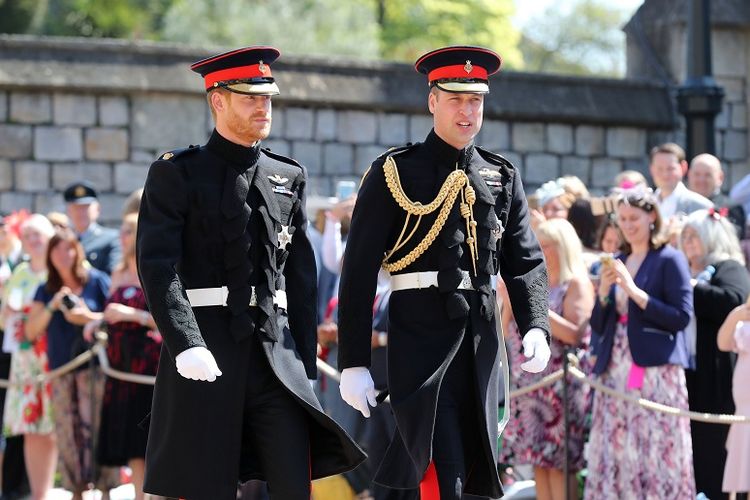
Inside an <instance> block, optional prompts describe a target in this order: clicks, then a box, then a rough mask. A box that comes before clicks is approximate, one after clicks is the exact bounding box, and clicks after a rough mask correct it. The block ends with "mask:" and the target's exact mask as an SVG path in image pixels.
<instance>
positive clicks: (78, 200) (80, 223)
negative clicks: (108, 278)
mask: <svg viewBox="0 0 750 500" xmlns="http://www.w3.org/2000/svg"><path fill="white" fill-rule="evenodd" d="M63 198H64V199H65V203H66V211H67V212H68V217H69V218H70V223H71V224H72V225H73V229H74V230H75V232H76V234H77V235H78V239H79V240H80V241H81V245H83V251H84V252H85V253H86V260H88V261H89V263H90V264H91V265H92V266H94V267H95V268H97V269H99V270H100V271H104V272H105V273H107V274H112V269H113V268H114V267H115V266H116V265H117V263H118V262H120V259H121V258H122V249H121V248H120V233H119V232H118V231H117V230H116V229H110V228H106V227H102V226H100V225H99V224H97V222H96V221H97V219H98V218H99V213H100V206H99V198H98V196H97V194H96V190H95V189H94V186H92V185H91V184H90V183H88V182H86V181H81V182H74V183H73V184H71V185H69V186H68V187H67V188H65V191H64V192H63Z"/></svg>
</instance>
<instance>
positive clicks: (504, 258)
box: [339, 131, 549, 498]
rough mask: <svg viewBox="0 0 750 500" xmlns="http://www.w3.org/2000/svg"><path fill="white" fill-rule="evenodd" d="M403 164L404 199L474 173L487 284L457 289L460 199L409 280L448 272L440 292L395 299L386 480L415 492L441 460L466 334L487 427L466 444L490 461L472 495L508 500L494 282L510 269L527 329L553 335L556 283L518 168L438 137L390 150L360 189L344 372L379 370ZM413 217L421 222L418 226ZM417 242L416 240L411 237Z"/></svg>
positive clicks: (342, 333) (342, 309) (461, 261)
mask: <svg viewBox="0 0 750 500" xmlns="http://www.w3.org/2000/svg"><path fill="white" fill-rule="evenodd" d="M388 155H390V156H392V157H393V158H394V160H395V161H396V164H397V166H398V172H399V176H400V178H401V183H402V186H403V189H404V192H405V194H406V195H407V196H408V197H409V198H410V199H411V200H412V201H419V202H422V203H428V202H430V201H432V200H433V199H434V197H435V196H436V195H437V193H438V191H439V189H440V186H441V185H442V184H443V182H444V181H445V179H446V177H447V176H448V174H449V173H450V172H451V171H452V170H454V169H455V168H456V166H457V165H458V168H462V169H464V170H465V171H466V174H467V175H468V177H469V181H470V183H471V185H472V186H473V187H474V189H475V191H476V194H477V201H476V203H475V204H474V217H475V219H476V221H477V224H478V227H477V233H478V235H477V236H478V240H479V243H478V244H479V261H478V262H477V271H478V276H476V277H473V278H472V284H473V286H474V290H473V291H465V290H458V289H457V287H458V285H459V283H460V281H461V273H460V270H466V271H471V270H472V264H471V259H470V253H469V250H468V247H467V245H466V244H465V239H466V225H465V221H464V219H463V218H462V217H461V216H460V214H459V203H460V196H459V199H458V200H457V201H456V204H455V205H454V207H453V209H452V211H451V213H450V215H449V217H448V220H447V222H446V224H445V226H444V227H443V229H442V230H441V231H440V234H439V236H438V238H437V239H436V240H435V242H434V243H433V244H432V246H430V247H429V249H428V250H427V251H426V252H425V253H424V254H423V255H422V256H421V257H419V258H418V259H417V260H416V261H415V262H414V263H413V264H411V265H409V266H408V267H407V268H406V269H404V270H403V271H399V273H409V272H415V271H438V282H439V288H428V289H422V290H402V291H395V292H392V294H391V299H390V304H389V326H388V387H389V389H390V393H391V404H392V406H393V412H394V415H395V417H396V422H397V427H398V432H397V433H396V434H395V436H394V438H393V441H392V442H391V445H390V448H389V450H388V453H387V455H386V457H385V459H384V460H383V463H382V464H381V466H380V469H379V471H378V473H377V476H376V481H377V482H379V483H381V484H384V485H386V486H389V487H394V488H416V487H417V486H418V483H419V481H420V480H421V479H422V477H423V475H424V472H425V470H426V469H427V466H428V464H429V462H430V459H431V452H432V436H433V430H434V421H435V410H436V405H437V396H438V393H439V390H440V384H441V381H442V378H443V375H444V374H445V371H446V370H447V368H448V366H449V365H450V363H451V361H452V359H453V357H454V356H455V354H456V352H457V351H458V348H459V346H460V345H461V342H462V340H463V338H464V335H471V336H472V339H473V344H474V365H475V372H476V374H475V375H476V377H475V379H476V382H477V386H476V392H477V394H478V395H479V398H478V399H479V402H478V403H477V408H476V411H477V419H476V421H472V422H467V423H466V425H468V426H474V425H476V422H482V421H483V422H484V423H485V424H486V425H483V426H482V427H483V429H482V432H480V433H479V435H480V436H481V437H480V442H476V443H466V444H465V447H466V449H468V450H472V453H473V454H474V455H476V456H478V457H479V461H478V462H477V464H476V465H475V467H474V468H473V470H471V471H468V472H467V478H466V483H465V490H464V491H465V492H466V493H469V494H473V495H479V496H489V497H492V498H496V497H499V496H501V495H502V488H501V486H500V480H499V478H498V475H497V469H496V465H495V464H496V462H497V424H498V420H497V416H498V382H499V381H498V373H499V372H498V370H499V359H498V358H499V351H498V341H499V337H498V332H497V331H496V327H495V321H494V311H495V292H494V290H493V289H492V286H491V281H490V280H491V276H492V275H495V274H497V273H498V271H499V272H500V274H501V275H502V277H503V279H504V280H505V283H506V284H507V287H508V291H509V293H510V297H511V302H512V305H513V311H514V313H515V314H516V319H517V321H518V325H519V327H520V329H521V331H524V332H525V331H528V330H529V329H530V328H533V327H539V328H541V329H543V330H544V331H546V332H549V322H548V319H547V275H546V268H545V266H544V261H543V257H542V253H541V250H540V249H539V244H538V242H537V240H536V237H535V236H534V234H533V233H532V232H531V229H530V227H529V215H528V208H527V204H526V198H525V196H524V192H523V187H522V185H521V178H520V176H519V174H518V171H517V170H516V169H515V168H514V167H513V166H512V165H511V164H510V163H509V162H508V161H507V160H505V159H504V158H502V157H500V156H499V155H495V154H493V153H490V152H488V151H485V150H482V149H480V148H477V147H474V146H473V145H470V146H468V147H467V148H465V149H463V150H461V151H459V150H457V149H455V148H453V147H452V146H450V145H448V144H447V143H445V142H444V141H443V140H442V139H440V138H439V137H438V136H437V135H436V134H435V132H434V131H433V132H431V133H430V135H429V136H428V137H427V139H426V141H425V142H424V143H421V144H416V145H413V146H408V147H405V148H399V149H396V150H393V151H389V152H388V153H386V154H385V155H383V156H381V157H380V158H378V159H377V160H376V161H375V162H374V163H373V164H372V166H371V168H370V171H369V173H368V174H367V176H366V177H365V179H364V180H363V183H362V185H361V187H360V190H359V194H358V198H357V203H356V206H355V208H354V215H353V219H352V226H351V231H350V233H349V237H348V239H347V246H346V253H345V255H344V262H343V271H342V277H341V286H340V290H339V368H340V369H344V368H349V367H355V366H370V340H369V339H370V335H371V330H372V321H371V319H372V303H373V297H374V294H375V283H376V276H377V273H378V269H379V267H380V265H381V261H382V260H383V256H384V252H385V251H386V250H389V249H390V248H392V247H393V245H394V243H395V241H396V239H397V237H398V235H399V233H400V232H401V229H402V227H403V224H404V220H405V218H406V212H404V210H402V209H401V208H400V207H399V206H398V205H397V204H396V202H395V200H394V199H393V196H392V195H391V193H390V191H389V189H388V187H387V185H386V181H385V177H384V172H383V164H384V162H385V158H386V156H388ZM436 213H437V211H436V212H434V213H433V214H432V215H431V216H424V217H423V218H422V223H421V226H420V229H419V230H418V231H417V232H416V234H415V235H414V237H413V238H412V240H411V241H410V243H409V244H407V245H406V247H408V248H404V249H402V250H401V251H399V252H397V253H396V255H395V256H394V257H393V258H392V259H391V261H395V260H397V259H398V258H400V257H401V256H403V255H405V254H406V253H407V252H408V251H410V250H411V249H412V248H414V246H415V245H416V244H417V243H418V242H420V241H421V240H422V239H423V238H424V236H425V234H426V233H427V231H428V229H429V228H430V227H431V226H432V223H433V221H434V220H435V218H436ZM413 220H414V217H412V221H413ZM407 234H408V233H407Z"/></svg>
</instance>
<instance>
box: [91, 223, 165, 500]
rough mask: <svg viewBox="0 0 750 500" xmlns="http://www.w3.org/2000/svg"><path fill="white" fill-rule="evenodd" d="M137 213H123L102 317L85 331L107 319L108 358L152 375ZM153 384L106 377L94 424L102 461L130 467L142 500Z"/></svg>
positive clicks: (154, 357)
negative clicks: (146, 427) (146, 423)
mask: <svg viewBox="0 0 750 500" xmlns="http://www.w3.org/2000/svg"><path fill="white" fill-rule="evenodd" d="M137 227H138V214H137V213H130V214H127V215H125V217H124V218H123V221H122V226H121V227H120V245H121V246H122V251H123V255H122V261H121V262H120V263H118V264H117V265H116V266H115V269H114V270H113V272H112V286H111V288H110V296H109V299H108V300H107V304H106V306H105V307H104V317H103V318H102V319H101V320H96V321H93V322H91V323H89V324H87V325H86V328H85V330H84V335H85V336H87V337H90V335H91V333H92V331H93V330H95V329H96V328H98V327H99V326H100V325H101V324H102V322H106V323H107V325H108V327H107V331H108V333H109V341H108V343H107V357H108V358H109V362H110V364H111V366H112V368H114V369H116V370H121V371H124V372H128V373H136V374H140V375H156V369H157V367H158V365H159V352H160V349H161V336H160V335H159V333H158V332H157V331H156V324H155V323H154V319H153V318H152V317H151V314H150V313H149V312H148V308H147V306H146V298H145V296H144V295H143V289H142V288H141V283H140V281H139V280H138V272H137V270H136V264H135V233H136V229H137ZM153 396H154V387H153V386H152V385H144V384H136V383H133V382H124V381H121V380H116V379H113V378H108V379H107V385H106V387H105V390H104V401H103V402H102V420H101V426H100V427H99V449H98V452H99V455H98V460H99V463H100V464H102V465H107V466H111V467H117V466H124V465H127V466H128V467H130V470H131V471H132V472H133V485H134V486H135V498H136V500H143V498H144V493H143V474H144V467H145V456H146V438H147V433H146V431H145V430H143V429H142V428H141V427H140V426H139V425H138V424H139V423H140V422H141V421H142V420H143V418H144V417H145V416H146V415H148V413H149V412H150V411H151V399H152V398H153Z"/></svg>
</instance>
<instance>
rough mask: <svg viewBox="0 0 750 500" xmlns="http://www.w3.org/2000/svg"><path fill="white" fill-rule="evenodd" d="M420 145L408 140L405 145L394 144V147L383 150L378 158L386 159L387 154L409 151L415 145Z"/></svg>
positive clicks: (393, 154)
mask: <svg viewBox="0 0 750 500" xmlns="http://www.w3.org/2000/svg"><path fill="white" fill-rule="evenodd" d="M418 145H419V143H418V142H407V143H406V144H404V145H403V146H394V147H392V148H389V149H387V150H385V151H383V153H381V154H380V156H378V159H379V160H380V159H384V158H385V157H386V156H396V155H400V154H401V153H404V152H406V151H409V150H410V149H412V148H414V147H416V146H418Z"/></svg>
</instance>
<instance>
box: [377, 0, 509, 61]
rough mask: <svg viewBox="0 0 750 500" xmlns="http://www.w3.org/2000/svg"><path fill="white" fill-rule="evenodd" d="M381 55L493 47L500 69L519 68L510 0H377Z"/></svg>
mask: <svg viewBox="0 0 750 500" xmlns="http://www.w3.org/2000/svg"><path fill="white" fill-rule="evenodd" d="M376 3H377V10H378V18H379V19H378V20H379V22H380V25H381V34H380V40H381V56H382V57H383V58H384V59H397V60H404V61H409V62H412V61H414V60H416V58H417V57H419V56H420V55H422V54H424V53H425V52H427V51H429V50H432V49H435V48H437V47H440V46H445V45H481V46H484V47H489V48H491V49H493V50H496V51H497V52H498V53H499V54H500V55H501V56H502V57H503V61H504V67H507V68H515V69H520V68H522V67H523V59H522V57H521V52H520V50H519V49H518V43H519V40H520V33H519V31H518V30H517V29H516V28H514V27H513V25H512V24H511V16H512V15H513V13H514V10H515V6H514V4H513V1H512V0H462V1H461V2H457V1H455V0H410V1H404V0H376Z"/></svg>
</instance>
